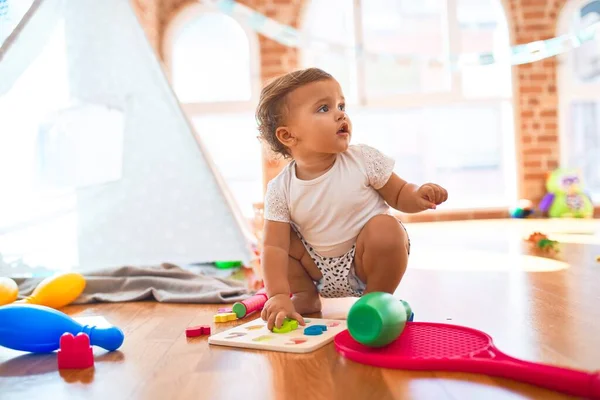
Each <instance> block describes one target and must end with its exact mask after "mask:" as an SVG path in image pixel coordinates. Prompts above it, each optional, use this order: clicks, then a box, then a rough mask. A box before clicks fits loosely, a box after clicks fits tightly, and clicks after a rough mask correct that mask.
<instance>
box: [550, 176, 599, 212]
mask: <svg viewBox="0 0 600 400" xmlns="http://www.w3.org/2000/svg"><path fill="white" fill-rule="evenodd" d="M546 190H548V193H547V194H546V195H545V196H544V198H543V199H542V201H541V203H540V207H539V208H540V211H541V212H543V213H548V216H549V217H551V218H561V217H563V218H565V217H566V218H592V216H593V215H594V205H593V203H592V200H591V198H590V197H589V196H588V195H587V194H586V193H585V192H584V191H583V178H582V176H581V172H580V171H578V170H575V169H564V168H558V169H556V170H554V171H552V172H551V173H550V174H549V175H548V179H547V180H546Z"/></svg>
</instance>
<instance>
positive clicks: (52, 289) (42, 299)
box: [17, 272, 85, 309]
mask: <svg viewBox="0 0 600 400" xmlns="http://www.w3.org/2000/svg"><path fill="white" fill-rule="evenodd" d="M83 289H85V278H84V277H83V275H81V274H78V273H76V272H66V273H62V274H58V275H53V276H49V277H47V278H46V279H44V280H43V281H41V282H40V284H39V285H37V287H36V288H35V290H34V291H33V293H31V296H28V297H26V298H24V299H22V300H19V301H17V303H27V304H38V305H41V306H46V307H50V308H55V309H58V308H61V307H64V306H66V305H68V304H71V303H72V302H74V301H75V299H77V298H78V297H79V295H80V294H81V293H82V292H83Z"/></svg>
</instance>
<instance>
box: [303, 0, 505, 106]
mask: <svg viewBox="0 0 600 400" xmlns="http://www.w3.org/2000/svg"><path fill="white" fill-rule="evenodd" d="M307 1H311V0H307ZM352 1H353V7H354V30H355V32H354V33H355V36H354V41H355V43H356V47H357V48H361V47H362V46H363V37H362V22H361V20H362V18H361V15H362V12H361V9H362V4H363V2H364V1H366V0H352ZM495 1H496V2H497V3H498V6H499V10H501V11H502V14H503V17H504V18H503V20H502V21H503V23H504V24H505V25H504V26H506V29H507V34H508V39H509V43H512V40H511V39H512V38H511V32H512V30H511V24H510V21H509V20H508V19H507V18H506V11H505V8H504V4H503V1H502V0H495ZM308 9H309V7H308V6H306V7H304V8H303V11H302V14H301V16H300V26H303V25H304V21H306V19H307V18H308V17H309V15H308ZM446 10H447V12H446V20H445V21H444V23H445V29H446V32H447V40H446V43H445V45H446V46H447V52H448V53H449V54H458V53H459V52H460V46H461V42H460V25H459V21H458V0H447V6H446ZM299 53H300V54H299V56H300V60H301V62H302V63H304V65H305V61H306V58H307V57H306V55H304V52H303V51H300V52H299ZM354 63H355V68H354V69H355V71H354V75H355V76H356V79H357V86H358V87H357V92H358V102H357V103H356V104H354V105H353V106H356V107H361V108H369V107H395V108H403V107H431V106H441V105H449V104H459V103H462V104H467V105H468V104H477V105H479V104H482V103H490V104H491V103H498V104H500V103H502V102H506V101H508V102H511V104H512V105H513V107H515V106H516V104H515V103H514V93H515V90H514V88H515V83H514V82H515V78H514V76H515V74H514V73H513V71H512V69H510V74H511V79H510V81H511V83H512V87H511V95H509V96H507V95H494V96H465V95H464V94H463V90H462V76H463V73H464V72H462V70H460V69H456V68H453V69H452V70H451V72H450V89H449V90H442V91H433V92H427V93H418V92H417V93H402V94H395V95H389V96H381V97H377V98H368V96H367V95H366V74H365V65H364V64H365V63H364V60H361V59H360V58H357V57H355V58H354Z"/></svg>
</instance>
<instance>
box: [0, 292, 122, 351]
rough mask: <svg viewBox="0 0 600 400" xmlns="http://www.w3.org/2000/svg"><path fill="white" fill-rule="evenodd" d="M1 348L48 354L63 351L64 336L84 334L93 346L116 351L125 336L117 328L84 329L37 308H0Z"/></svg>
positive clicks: (67, 318)
mask: <svg viewBox="0 0 600 400" xmlns="http://www.w3.org/2000/svg"><path fill="white" fill-rule="evenodd" d="M0 321H1V323H0V346H3V347H7V348H9V349H13V350H19V351H27V352H31V353H49V352H52V351H54V350H57V349H58V348H59V347H60V338H61V336H62V335H63V334H64V333H71V334H73V335H76V334H78V333H79V332H83V333H85V334H87V335H88V336H89V339H90V343H91V344H92V345H94V346H99V347H102V348H103V349H106V350H108V351H113V350H116V349H118V348H119V347H121V345H122V344H123V340H124V335H123V332H122V331H121V330H120V329H119V328H117V327H115V326H111V327H109V328H100V327H95V326H89V325H82V324H80V323H79V322H77V321H75V320H74V319H73V318H71V317H70V316H68V315H67V314H65V313H63V312H60V311H58V310H55V309H53V308H50V307H45V306H39V305H35V304H9V305H5V306H2V307H0Z"/></svg>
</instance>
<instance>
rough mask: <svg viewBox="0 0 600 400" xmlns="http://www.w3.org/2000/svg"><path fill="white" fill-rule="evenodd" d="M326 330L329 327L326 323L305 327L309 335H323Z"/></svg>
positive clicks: (305, 332) (306, 333) (305, 331)
mask: <svg viewBox="0 0 600 400" xmlns="http://www.w3.org/2000/svg"><path fill="white" fill-rule="evenodd" d="M326 330H327V327H326V326H325V325H313V326H307V327H306V328H304V334H305V335H307V336H318V335H322V334H323V332H325V331H326Z"/></svg>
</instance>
